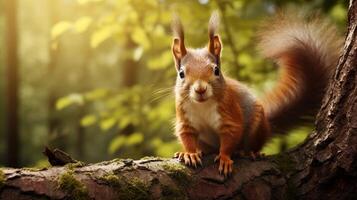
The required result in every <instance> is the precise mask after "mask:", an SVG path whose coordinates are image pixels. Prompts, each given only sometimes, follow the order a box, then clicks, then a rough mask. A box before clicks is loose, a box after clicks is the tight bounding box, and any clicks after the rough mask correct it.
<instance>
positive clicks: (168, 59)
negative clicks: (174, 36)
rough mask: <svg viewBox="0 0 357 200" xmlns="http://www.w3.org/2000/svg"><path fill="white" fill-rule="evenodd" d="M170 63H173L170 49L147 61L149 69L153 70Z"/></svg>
mask: <svg viewBox="0 0 357 200" xmlns="http://www.w3.org/2000/svg"><path fill="white" fill-rule="evenodd" d="M170 65H173V63H172V53H171V51H165V52H163V53H162V54H161V55H160V56H158V57H154V58H152V59H150V60H149V61H148V67H149V69H153V70H156V69H163V68H166V67H168V66H170Z"/></svg>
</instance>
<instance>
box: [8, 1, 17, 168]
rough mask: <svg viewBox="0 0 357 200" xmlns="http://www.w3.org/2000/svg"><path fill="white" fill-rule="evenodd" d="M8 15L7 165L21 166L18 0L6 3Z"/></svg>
mask: <svg viewBox="0 0 357 200" xmlns="http://www.w3.org/2000/svg"><path fill="white" fill-rule="evenodd" d="M5 13H6V29H5V30H6V31H5V32H6V38H5V42H6V50H7V52H6V65H7V67H6V69H7V71H6V83H7V85H6V121H7V123H6V124H7V129H6V131H7V149H6V151H7V152H6V156H7V158H6V160H7V165H8V166H12V167H17V166H18V164H19V151H20V146H19V116H18V112H19V95H18V90H19V73H18V55H17V52H18V51H17V50H18V49H17V47H18V45H17V43H18V38H17V35H18V31H17V0H12V1H5Z"/></svg>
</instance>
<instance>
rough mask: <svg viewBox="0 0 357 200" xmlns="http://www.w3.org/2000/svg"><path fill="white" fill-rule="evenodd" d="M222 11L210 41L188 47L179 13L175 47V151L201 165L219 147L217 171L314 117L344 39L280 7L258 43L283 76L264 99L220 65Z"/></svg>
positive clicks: (211, 22) (226, 169) (322, 23)
mask: <svg viewBox="0 0 357 200" xmlns="http://www.w3.org/2000/svg"><path fill="white" fill-rule="evenodd" d="M218 26H219V15H218V13H217V12H213V13H212V15H211V18H210V20H209V25H208V39H209V41H208V45H207V46H206V47H203V48H199V49H193V48H186V47H185V42H184V30H183V26H182V24H181V21H180V19H179V18H178V17H176V18H175V19H174V20H173V23H172V30H173V34H174V38H173V42H172V47H171V50H172V54H173V58H174V63H175V67H176V71H177V79H176V85H175V103H176V123H175V134H176V136H177V137H178V138H179V140H180V142H181V143H182V145H183V148H184V151H183V152H177V153H175V156H174V157H176V158H179V159H180V160H181V161H183V162H184V163H185V164H186V165H189V166H194V167H197V165H202V161H201V158H202V154H211V153H215V154H217V156H216V158H215V161H218V162H219V168H218V170H219V173H220V174H223V175H224V176H228V175H230V174H231V173H232V170H233V160H232V159H231V156H232V155H233V154H235V153H238V152H241V151H244V152H250V153H253V155H254V154H258V153H259V151H260V150H261V149H262V147H263V145H264V144H265V143H266V141H267V140H268V139H269V138H271V137H272V135H273V134H272V133H274V134H275V133H285V132H287V131H288V130H290V129H292V128H294V127H295V126H298V125H301V124H304V123H309V122H310V123H311V122H313V117H314V116H315V115H316V113H317V111H318V109H319V106H321V102H322V97H323V94H324V90H325V88H326V87H327V85H328V80H329V78H330V77H331V75H332V73H333V71H334V67H335V66H336V65H337V61H338V56H339V51H340V49H341V46H340V44H341V40H340V38H339V37H338V36H337V30H336V28H335V27H334V26H332V25H331V24H329V23H328V22H326V21H324V20H319V19H316V18H312V19H309V20H308V19H307V20H306V19H305V18H303V17H301V16H300V17H299V16H295V15H287V14H283V13H280V14H278V15H277V16H275V17H273V18H272V19H271V20H269V21H268V22H267V25H266V26H265V27H264V26H263V28H262V31H261V32H260V33H259V43H258V46H259V47H260V49H261V52H262V54H263V55H264V56H265V57H266V58H271V59H273V60H275V61H276V63H277V64H278V66H279V69H280V76H279V78H278V81H277V83H276V85H275V87H274V88H273V89H272V90H271V91H268V92H267V93H266V94H265V95H264V96H263V97H262V98H257V97H255V96H254V95H253V94H252V91H251V90H250V89H249V88H248V87H247V86H245V85H244V84H242V83H240V82H239V81H237V80H234V79H231V78H229V77H227V76H225V75H223V73H222V70H221V53H222V41H221V38H220V36H219V34H218V33H217V29H218Z"/></svg>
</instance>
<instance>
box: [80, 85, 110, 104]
mask: <svg viewBox="0 0 357 200" xmlns="http://www.w3.org/2000/svg"><path fill="white" fill-rule="evenodd" d="M108 94H109V90H108V89H104V88H99V89H95V90H92V91H90V92H87V93H85V94H84V97H85V99H86V100H88V101H94V100H97V99H101V98H104V97H106V96H107V95H108Z"/></svg>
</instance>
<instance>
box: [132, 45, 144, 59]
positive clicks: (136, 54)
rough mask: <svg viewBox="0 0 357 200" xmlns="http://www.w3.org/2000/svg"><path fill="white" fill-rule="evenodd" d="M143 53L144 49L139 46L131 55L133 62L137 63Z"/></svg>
mask: <svg viewBox="0 0 357 200" xmlns="http://www.w3.org/2000/svg"><path fill="white" fill-rule="evenodd" d="M143 51H144V49H143V48H142V47H141V46H139V47H138V48H135V49H134V53H133V59H134V60H135V61H139V60H140V58H141V56H142V55H143Z"/></svg>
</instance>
